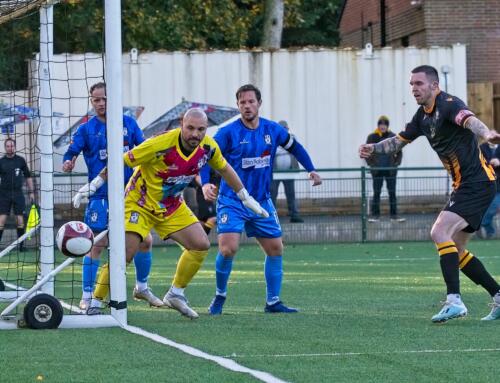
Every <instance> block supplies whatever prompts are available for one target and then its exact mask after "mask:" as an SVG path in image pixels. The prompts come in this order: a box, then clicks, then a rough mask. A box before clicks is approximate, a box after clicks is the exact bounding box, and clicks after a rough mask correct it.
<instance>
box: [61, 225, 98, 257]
mask: <svg viewBox="0 0 500 383" xmlns="http://www.w3.org/2000/svg"><path fill="white" fill-rule="evenodd" d="M56 243H57V247H58V248H59V250H60V251H61V253H63V254H64V255H66V256H67V257H83V256H84V255H85V254H88V252H89V251H90V249H92V245H93V244H94V233H93V232H92V230H90V227H88V226H87V225H86V224H85V223H83V222H80V221H71V222H67V223H65V224H64V225H62V226H61V228H60V229H59V231H58V232H57V236H56Z"/></svg>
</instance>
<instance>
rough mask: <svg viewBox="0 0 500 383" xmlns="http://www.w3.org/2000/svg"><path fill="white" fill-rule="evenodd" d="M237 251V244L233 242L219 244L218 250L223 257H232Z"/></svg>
mask: <svg viewBox="0 0 500 383" xmlns="http://www.w3.org/2000/svg"><path fill="white" fill-rule="evenodd" d="M237 251H238V245H235V244H233V243H228V244H219V252H220V253H221V254H222V256H224V257H234V256H235V255H236V253H237Z"/></svg>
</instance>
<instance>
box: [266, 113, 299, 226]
mask: <svg viewBox="0 0 500 383" xmlns="http://www.w3.org/2000/svg"><path fill="white" fill-rule="evenodd" d="M278 124H280V125H281V126H282V127H283V128H285V129H286V130H287V131H290V129H289V127H288V123H287V122H286V121H279V122H278ZM290 135H292V134H290ZM292 136H293V135H292ZM297 169H299V163H298V161H297V159H296V158H295V157H294V156H292V155H291V154H290V153H289V152H288V151H287V150H286V149H284V148H282V147H281V146H278V149H277V150H276V156H275V157H274V165H273V170H297ZM280 182H283V186H284V188H285V196H286V203H287V207H288V215H289V216H290V222H292V223H301V222H304V220H303V219H302V218H301V217H300V215H299V211H298V208H297V200H296V199H295V180H293V179H284V180H283V179H274V174H273V181H272V183H271V199H272V200H273V204H274V206H277V205H276V197H277V195H278V189H279V186H280Z"/></svg>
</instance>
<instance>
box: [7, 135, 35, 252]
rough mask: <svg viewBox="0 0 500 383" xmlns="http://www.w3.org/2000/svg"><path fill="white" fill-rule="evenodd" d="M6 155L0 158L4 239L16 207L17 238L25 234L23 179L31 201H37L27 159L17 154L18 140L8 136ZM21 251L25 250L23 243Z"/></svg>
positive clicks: (20, 245) (20, 247) (20, 246)
mask: <svg viewBox="0 0 500 383" xmlns="http://www.w3.org/2000/svg"><path fill="white" fill-rule="evenodd" d="M4 147H5V156H3V157H2V158H0V240H1V239H2V235H3V230H4V227H5V221H6V220H7V216H8V215H9V214H10V212H11V209H12V208H14V214H15V215H16V224H17V238H19V237H20V236H21V235H23V234H24V211H25V207H26V204H25V201H24V194H23V180H24V179H26V185H27V187H28V192H29V197H30V201H31V202H34V201H35V193H34V190H35V189H34V188H33V179H32V178H31V174H30V171H29V169H28V165H27V164H26V160H25V159H24V158H23V157H21V156H18V155H17V154H16V141H15V140H14V139H13V138H7V139H6V140H5V141H4ZM18 248H19V251H23V250H24V246H23V244H22V243H20V244H19V247H18Z"/></svg>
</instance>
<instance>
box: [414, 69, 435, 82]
mask: <svg viewBox="0 0 500 383" xmlns="http://www.w3.org/2000/svg"><path fill="white" fill-rule="evenodd" d="M411 73H425V75H426V76H427V78H428V79H429V80H431V81H436V82H438V83H439V73H438V71H437V69H436V68H434V67H433V66H430V65H420V66H418V67H416V68H414V69H413V70H412V71H411Z"/></svg>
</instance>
